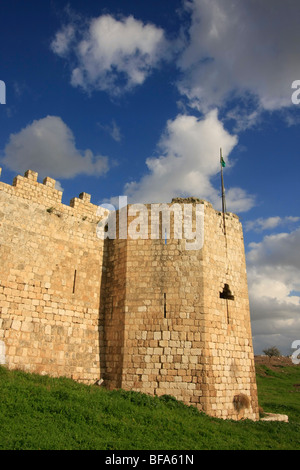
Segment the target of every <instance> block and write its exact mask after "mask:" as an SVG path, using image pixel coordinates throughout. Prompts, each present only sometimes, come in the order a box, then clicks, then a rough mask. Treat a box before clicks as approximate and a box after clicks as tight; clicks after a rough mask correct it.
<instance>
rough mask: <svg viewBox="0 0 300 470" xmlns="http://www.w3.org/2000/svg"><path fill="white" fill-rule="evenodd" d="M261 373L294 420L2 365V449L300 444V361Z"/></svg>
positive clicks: (264, 395) (268, 404)
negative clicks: (211, 411)
mask: <svg viewBox="0 0 300 470" xmlns="http://www.w3.org/2000/svg"><path fill="white" fill-rule="evenodd" d="M257 371H258V374H257V381H258V390H259V402H260V405H261V406H262V408H263V409H264V411H265V412H274V413H283V414H287V415H288V416H289V423H280V422H271V423H270V422H262V421H259V422H252V421H249V420H244V421H239V422H236V421H224V420H219V419H214V418H211V417H209V416H207V415H205V414H203V413H200V412H199V411H197V409H196V408H194V407H188V406H185V405H183V404H182V403H180V402H178V401H176V400H175V399H174V398H172V397H170V396H164V397H160V398H158V397H150V396H148V395H145V394H141V393H137V392H124V391H123V390H115V391H108V390H105V389H103V388H99V387H96V386H86V385H82V384H78V383H76V382H73V381H72V380H69V379H65V378H60V379H54V378H51V377H47V376H43V377H42V376H38V375H35V374H26V373H24V372H21V371H9V370H7V369H6V368H5V367H0V449H1V450H4V449H5V450H11V449H14V450H30V449H31V450H38V449H41V450H71V449H72V450H73V449H74V450H177V451H178V450H198V449H208V450H215V449H220V450H227V449H241V450H242V449H250V450H255V449H274V450H275V449H286V450H288V449H299V448H300V445H299V435H300V404H299V393H300V391H299V390H300V387H295V384H300V367H299V368H298V367H295V366H294V367H285V368H283V369H280V370H278V372H277V371H276V372H273V371H271V370H270V369H268V368H266V367H264V366H260V367H258V369H257Z"/></svg>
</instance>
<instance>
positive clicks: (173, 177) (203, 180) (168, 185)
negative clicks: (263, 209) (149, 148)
mask: <svg viewBox="0 0 300 470" xmlns="http://www.w3.org/2000/svg"><path fill="white" fill-rule="evenodd" d="M220 144H221V146H222V151H223V156H224V158H225V159H226V161H227V164H228V166H230V160H229V154H230V152H231V151H232V149H233V148H234V147H235V145H236V144H237V137H236V136H233V135H230V134H229V133H228V132H227V131H226V130H225V129H224V127H223V125H222V123H221V122H220V121H219V119H218V114H217V111H216V110H213V111H211V112H210V113H208V114H207V115H206V116H205V118H203V119H197V118H196V117H195V116H191V115H178V116H177V117H176V118H175V119H174V120H170V121H168V123H167V126H166V130H165V132H164V133H163V135H162V137H161V139H160V142H159V145H158V150H159V156H158V157H152V158H148V159H147V160H146V165H147V168H148V173H146V174H145V175H144V176H143V177H142V178H141V180H140V181H134V182H131V183H128V184H127V185H126V187H125V193H126V195H127V196H128V198H129V199H130V201H131V202H141V203H143V202H148V203H152V202H170V201H171V199H172V198H173V197H178V196H181V197H187V196H195V197H200V198H203V199H207V200H209V201H211V202H212V203H213V204H214V205H215V207H216V208H217V207H219V206H220V188H218V189H216V188H215V187H214V185H213V183H212V179H213V178H214V177H215V175H217V174H218V173H219V172H220V157H219V154H220ZM252 205H253V198H252V196H250V195H247V194H246V193H245V192H244V191H243V190H242V189H240V188H230V189H229V190H228V192H227V209H228V210H229V211H231V210H232V211H233V209H234V210H235V211H243V210H248V209H249V208H250V207H252Z"/></svg>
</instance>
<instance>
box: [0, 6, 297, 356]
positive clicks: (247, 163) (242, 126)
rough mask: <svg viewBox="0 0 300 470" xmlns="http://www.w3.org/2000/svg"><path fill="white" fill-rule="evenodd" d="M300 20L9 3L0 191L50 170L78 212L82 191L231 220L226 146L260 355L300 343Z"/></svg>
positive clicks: (258, 11)
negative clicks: (296, 85) (174, 203)
mask: <svg viewBox="0 0 300 470" xmlns="http://www.w3.org/2000/svg"><path fill="white" fill-rule="evenodd" d="M299 14H300V4H299V2H298V1H297V0H272V1H271V0H264V1H263V2H262V1H259V0H244V1H243V2H239V1H237V0H227V1H224V0H163V1H158V0H152V1H151V2H145V1H141V0H128V1H127V0H99V1H90V0H85V1H84V2H83V1H81V0H76V1H75V0H72V1H70V2H64V1H62V0H60V1H58V0H56V1H54V0H53V1H52V0H43V1H42V2H41V1H36V0H27V1H26V2H24V1H21V0H10V1H3V2H1V5H0V80H2V81H4V82H5V84H6V104H1V105H0V122H1V132H0V166H2V168H3V170H2V175H1V180H2V181H4V182H6V183H9V184H11V183H12V180H13V177H14V176H15V175H16V174H23V173H24V171H26V170H27V169H32V170H35V171H38V173H39V178H40V181H42V179H43V178H44V177H45V176H50V177H53V178H55V179H56V180H57V186H58V187H59V188H62V189H63V202H64V203H65V204H69V201H70V199H71V198H73V197H75V196H78V194H79V193H80V192H82V191H84V192H88V193H90V194H91V195H92V202H93V203H94V204H99V203H101V202H103V201H111V200H114V198H115V197H117V196H120V195H127V196H128V201H129V202H150V203H151V202H170V201H171V199H172V197H175V196H197V197H200V198H203V199H207V200H209V201H210V202H212V203H213V205H214V207H215V208H217V209H219V208H220V207H221V205H220V204H221V200H220V173H219V170H220V168H219V149H220V147H222V149H223V156H224V158H225V160H226V163H227V165H226V168H225V170H224V178H225V187H226V197H227V210H228V211H230V212H235V213H237V214H238V215H239V217H240V220H241V221H242V223H243V227H244V236H245V249H246V256H247V272H248V282H249V294H250V304H251V318H252V331H253V339H254V347H255V353H256V354H259V353H261V351H262V349H264V348H266V347H269V346H273V345H276V346H277V347H279V349H280V350H281V351H282V353H284V354H290V353H292V352H293V350H292V349H291V344H292V342H293V341H294V340H297V339H300V319H299V313H300V297H299V295H300V276H299V272H300V255H299V253H300V249H299V248H300V214H299V207H298V204H299V171H300V146H299V139H298V135H299V126H300V104H297V103H293V101H292V94H293V93H294V92H295V93H296V92H297V90H295V89H292V83H293V82H294V81H295V80H300V60H299V52H298V51H299V46H298V44H299V39H300V32H299V27H298V18H299ZM297 96H298V95H297ZM299 96H300V93H299Z"/></svg>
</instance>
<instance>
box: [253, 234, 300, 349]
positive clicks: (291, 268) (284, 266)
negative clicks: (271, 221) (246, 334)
mask: <svg viewBox="0 0 300 470" xmlns="http://www.w3.org/2000/svg"><path fill="white" fill-rule="evenodd" d="M299 253H300V229H297V230H294V231H292V232H290V233H280V234H277V235H269V236H266V237H264V238H263V240H262V241H261V242H260V243H251V244H250V252H249V253H248V254H247V272H248V283H249V297H250V307H251V319H252V333H253V336H254V345H255V349H256V353H261V352H262V350H263V349H264V348H266V347H269V346H272V345H276V346H277V347H279V349H280V350H281V352H282V353H283V354H289V353H291V352H292V351H291V349H290V347H291V343H292V341H294V340H295V339H300V297H299V295H296V294H297V292H299V291H300V255H299Z"/></svg>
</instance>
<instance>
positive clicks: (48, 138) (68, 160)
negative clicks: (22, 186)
mask: <svg viewBox="0 0 300 470" xmlns="http://www.w3.org/2000/svg"><path fill="white" fill-rule="evenodd" d="M2 163H3V164H4V165H6V166H7V167H8V168H9V169H11V170H13V171H15V172H19V171H26V170H28V169H34V170H35V171H37V172H38V173H39V175H40V176H52V177H57V178H73V177H74V176H76V175H79V174H86V175H102V174H104V173H106V171H107V170H108V158H107V157H105V156H102V155H94V154H93V152H92V151H91V150H89V149H87V150H84V151H83V152H82V151H80V150H78V149H77V148H76V145H75V138H74V135H73V133H72V131H71V129H70V128H69V127H68V126H67V125H66V124H65V123H64V122H63V121H62V119H61V118H60V117H58V116H47V117H45V118H43V119H39V120H35V121H33V122H32V123H31V124H29V125H28V126H27V127H25V128H24V129H22V130H21V131H20V132H18V133H16V134H11V135H10V138H9V142H8V143H7V145H6V147H5V149H4V157H3V159H2Z"/></svg>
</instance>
